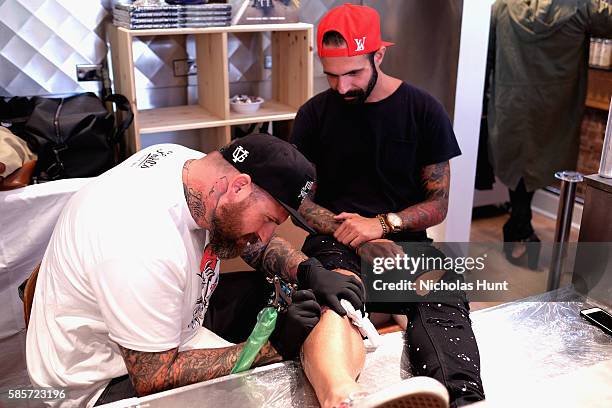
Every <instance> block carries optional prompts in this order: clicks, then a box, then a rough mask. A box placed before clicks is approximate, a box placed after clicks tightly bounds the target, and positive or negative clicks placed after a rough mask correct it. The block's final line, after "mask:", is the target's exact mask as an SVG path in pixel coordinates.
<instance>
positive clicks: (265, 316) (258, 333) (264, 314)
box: [230, 307, 278, 374]
mask: <svg viewBox="0 0 612 408" xmlns="http://www.w3.org/2000/svg"><path fill="white" fill-rule="evenodd" d="M277 317H278V311H277V310H276V309H275V308H274V307H265V308H263V309H262V310H261V311H260V312H259V313H258V314H257V323H255V327H254V328H253V331H252V332H251V334H250V335H249V338H248V339H247V341H246V342H245V343H244V348H243V349H242V352H241V353H240V356H239V357H238V360H237V361H236V364H234V368H232V371H231V372H230V373H231V374H236V373H240V372H242V371H246V370H248V369H249V368H251V364H253V361H255V357H257V354H258V353H259V351H260V350H261V348H262V347H263V346H264V345H265V344H266V342H267V341H268V338H269V337H270V335H271V334H272V332H273V331H274V327H275V326H276V318H277Z"/></svg>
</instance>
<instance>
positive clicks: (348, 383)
mask: <svg viewBox="0 0 612 408" xmlns="http://www.w3.org/2000/svg"><path fill="white" fill-rule="evenodd" d="M335 272H337V273H343V274H352V272H349V271H347V270H343V269H336V270H335ZM364 362H365V347H364V345H363V340H362V338H361V334H360V333H359V331H358V330H357V328H356V327H355V326H353V325H352V324H351V322H350V320H349V319H348V317H346V316H345V317H340V316H339V315H338V314H336V313H335V312H334V311H332V310H330V309H327V310H325V311H324V312H323V313H322V315H321V320H320V321H319V323H318V324H317V325H316V326H315V328H314V329H313V331H312V332H311V333H310V335H309V336H308V338H307V339H306V341H305V342H304V346H303V348H302V364H303V366H304V371H305V372H306V376H307V377H308V379H309V380H310V383H311V384H312V386H313V388H314V390H315V392H316V394H317V398H318V400H319V403H320V404H321V407H323V408H327V407H333V406H335V405H338V404H339V403H340V401H342V400H343V399H345V398H347V397H348V396H349V394H350V393H352V392H355V391H358V390H359V389H360V388H359V385H358V384H357V382H356V381H355V380H356V378H357V376H358V375H359V373H360V372H361V369H362V368H363V364H364Z"/></svg>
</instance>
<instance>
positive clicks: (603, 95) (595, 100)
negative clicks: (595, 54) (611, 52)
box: [585, 68, 612, 111]
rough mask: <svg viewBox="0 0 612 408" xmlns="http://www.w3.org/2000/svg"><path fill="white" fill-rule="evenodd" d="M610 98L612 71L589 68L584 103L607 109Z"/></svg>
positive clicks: (595, 107) (591, 106)
mask: <svg viewBox="0 0 612 408" xmlns="http://www.w3.org/2000/svg"><path fill="white" fill-rule="evenodd" d="M610 98H612V72H610V71H605V70H603V69H596V68H590V69H589V83H588V87H587V96H586V101H585V105H586V106H587V107H589V108H594V109H600V110H604V111H607V110H608V109H610Z"/></svg>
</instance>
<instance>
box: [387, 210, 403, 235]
mask: <svg viewBox="0 0 612 408" xmlns="http://www.w3.org/2000/svg"><path fill="white" fill-rule="evenodd" d="M387 221H389V224H390V225H391V228H393V231H397V230H399V229H401V228H402V219H401V218H400V216H399V215H397V214H395V213H389V214H387Z"/></svg>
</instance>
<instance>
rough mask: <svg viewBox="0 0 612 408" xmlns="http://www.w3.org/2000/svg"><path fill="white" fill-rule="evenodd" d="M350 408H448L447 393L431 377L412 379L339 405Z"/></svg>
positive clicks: (362, 393) (361, 393) (352, 398)
mask: <svg viewBox="0 0 612 408" xmlns="http://www.w3.org/2000/svg"><path fill="white" fill-rule="evenodd" d="M339 406H340V407H351V408H448V391H447V390H446V388H445V387H444V386H443V385H442V384H441V383H440V382H439V381H437V380H435V379H433V378H431V377H412V378H408V379H406V380H403V381H401V382H399V383H397V384H394V385H392V386H389V387H386V388H383V389H382V390H380V391H377V392H375V393H373V394H367V393H365V392H360V393H355V394H353V395H351V396H349V398H348V399H347V400H346V401H345V402H343V403H342V404H340V405H339Z"/></svg>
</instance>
